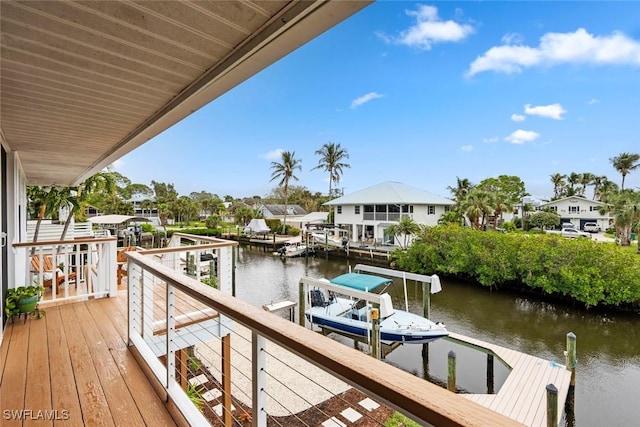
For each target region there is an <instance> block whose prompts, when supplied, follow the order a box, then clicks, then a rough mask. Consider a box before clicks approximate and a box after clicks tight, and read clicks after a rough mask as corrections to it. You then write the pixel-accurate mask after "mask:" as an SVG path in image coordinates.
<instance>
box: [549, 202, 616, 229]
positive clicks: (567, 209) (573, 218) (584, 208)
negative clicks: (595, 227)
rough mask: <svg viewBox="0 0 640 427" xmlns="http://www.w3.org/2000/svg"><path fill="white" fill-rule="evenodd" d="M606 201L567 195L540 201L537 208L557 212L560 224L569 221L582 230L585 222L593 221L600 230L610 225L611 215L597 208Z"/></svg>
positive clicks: (604, 204)
mask: <svg viewBox="0 0 640 427" xmlns="http://www.w3.org/2000/svg"><path fill="white" fill-rule="evenodd" d="M606 205H607V204H606V203H603V202H599V201H597V200H589V199H585V198H584V197H580V196H569V197H564V198H562V199H558V200H552V201H550V202H547V203H542V204H541V205H540V206H539V207H538V210H544V209H545V208H547V209H549V210H552V211H554V212H557V213H558V215H560V224H563V223H567V222H570V223H572V224H573V225H574V226H576V227H577V228H578V229H580V230H582V229H583V227H584V223H585V222H595V223H598V224H599V225H600V228H601V229H602V230H604V229H606V228H607V227H609V226H610V224H611V222H612V218H611V215H609V214H605V215H600V212H599V208H601V207H603V206H606Z"/></svg>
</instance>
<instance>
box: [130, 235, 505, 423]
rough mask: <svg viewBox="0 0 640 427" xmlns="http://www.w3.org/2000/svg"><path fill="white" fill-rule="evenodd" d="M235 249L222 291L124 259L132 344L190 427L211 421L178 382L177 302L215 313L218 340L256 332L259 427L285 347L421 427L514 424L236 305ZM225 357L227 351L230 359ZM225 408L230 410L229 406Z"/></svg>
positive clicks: (223, 265) (225, 254) (149, 260)
mask: <svg viewBox="0 0 640 427" xmlns="http://www.w3.org/2000/svg"><path fill="white" fill-rule="evenodd" d="M233 244H234V243H232V242H228V243H226V244H224V243H221V246H220V247H219V248H218V250H219V251H220V252H219V254H218V256H219V258H218V260H219V264H218V265H219V269H220V271H219V272H218V274H223V278H222V279H220V277H219V281H220V288H221V290H218V289H213V288H210V287H206V286H203V285H202V284H201V283H199V282H198V281H197V280H195V279H193V278H190V277H187V276H185V275H184V274H183V273H182V272H180V271H176V270H175V269H174V268H172V267H171V266H169V265H162V264H161V263H160V262H158V261H156V260H155V258H157V255H158V254H159V253H160V252H159V251H157V250H154V251H153V255H154V256H149V255H152V252H151V251H147V252H145V251H142V252H129V253H127V257H128V259H129V274H130V277H129V342H130V344H131V345H133V346H134V347H135V349H136V350H137V354H139V355H140V356H141V357H142V358H143V359H144V362H145V363H146V364H147V365H148V366H149V367H150V368H151V371H152V372H153V373H154V375H155V377H156V379H157V380H158V382H160V383H161V384H162V387H163V389H164V392H165V393H166V394H167V395H168V396H169V398H170V400H172V401H173V402H174V404H175V405H176V406H177V407H178V408H179V409H180V411H181V413H182V415H183V416H184V417H185V419H186V420H187V421H188V422H189V423H192V424H198V425H200V424H201V423H205V422H206V420H205V419H204V418H203V416H202V414H200V413H199V411H197V410H196V409H195V407H194V406H193V405H192V404H191V402H190V401H189V399H188V398H187V397H186V394H185V393H184V392H183V389H182V388H181V387H180V385H179V383H178V382H176V381H177V380H176V369H177V367H176V365H175V362H174V361H175V360H176V357H175V355H176V354H177V352H179V351H181V348H180V346H179V345H178V344H177V342H178V339H176V338H177V335H178V334H179V331H178V328H177V326H176V325H177V324H176V322H177V321H178V320H177V317H178V313H177V312H176V305H177V304H176V298H177V296H178V295H181V296H185V297H187V298H192V299H193V300H196V301H198V302H199V303H201V304H203V306H204V307H206V310H210V311H212V312H215V313H218V317H216V318H215V319H213V320H214V321H218V322H219V325H218V329H217V332H218V333H219V334H220V336H221V337H224V336H227V335H228V334H230V333H232V332H233V331H234V329H235V328H234V324H235V323H236V322H237V324H238V327H240V325H241V326H242V327H244V328H247V329H248V330H250V331H251V336H252V338H251V351H249V352H248V353H249V354H248V355H247V354H245V356H247V357H249V358H251V368H250V369H248V372H246V373H245V374H246V376H247V377H248V378H250V379H251V383H252V387H251V390H252V391H251V392H252V394H253V395H252V402H253V403H252V405H251V411H252V412H253V414H252V419H253V425H254V426H259V427H262V426H266V425H267V416H268V414H269V409H270V408H268V407H267V403H266V402H267V401H268V398H267V397H268V396H267V395H266V393H267V392H266V390H267V386H266V384H265V382H266V381H267V377H268V376H269V377H273V378H275V379H276V381H277V379H278V376H279V375H281V374H279V372H278V371H277V370H275V371H273V370H272V371H270V372H268V375H267V366H266V364H265V354H268V351H267V347H268V346H270V345H271V344H270V343H273V344H276V345H277V346H280V347H281V348H283V349H285V350H286V351H288V352H290V354H292V355H297V356H299V357H301V358H302V359H304V360H306V361H307V362H309V363H311V364H312V365H315V366H316V367H318V368H320V369H322V370H324V371H325V372H326V375H331V376H334V377H337V378H339V379H341V380H342V381H344V382H346V383H348V384H350V385H351V386H353V387H354V388H356V389H358V390H360V391H362V392H363V393H365V394H366V395H367V396H370V397H372V398H375V399H378V400H380V401H381V402H383V403H385V404H386V405H388V406H390V407H392V408H394V409H396V410H397V411H399V412H401V413H403V414H405V415H406V416H408V417H410V418H412V419H413V420H415V421H417V422H418V423H420V424H423V425H424V424H427V423H429V424H432V425H436V426H507V425H514V424H517V423H515V422H514V421H513V420H510V419H508V418H506V417H504V416H502V415H499V414H497V413H495V412H492V411H490V410H488V409H486V408H484V407H482V406H480V405H478V404H476V403H474V402H470V401H467V400H466V399H464V398H462V397H460V396H458V395H456V394H454V393H451V392H449V391H447V390H445V389H443V388H441V387H439V386H437V385H434V384H431V383H429V382H427V381H424V380H422V379H420V378H417V377H415V376H414V375H412V374H410V373H407V372H404V371H402V370H400V369H398V368H395V367H393V366H391V365H389V364H386V363H384V362H381V361H378V360H375V359H374V358H372V357H371V356H368V355H366V354H364V353H362V352H360V351H357V350H355V349H352V348H349V347H348V346H345V345H343V344H341V343H338V342H336V341H334V340H331V339H329V338H325V337H322V336H321V335H319V334H318V333H316V332H313V331H311V330H309V329H306V328H304V327H302V326H299V325H296V324H294V323H292V322H290V321H288V320H286V319H284V318H281V317H279V316H277V315H274V314H270V313H266V312H265V311H263V310H261V309H259V308H257V307H254V306H252V305H250V304H248V303H246V302H243V301H241V300H238V299H236V298H234V297H233V296H231V295H230V294H229V292H228V287H229V286H230V285H229V280H228V275H229V274H230V272H231V270H232V266H231V262H230V260H231V256H230V254H231V251H232V245H233ZM172 250H175V248H172ZM221 254H222V255H221ZM225 275H227V276H225ZM224 277H227V278H224ZM247 285H248V284H247ZM158 286H160V287H161V288H162V291H163V294H162V295H164V296H163V297H162V300H161V301H159V300H155V301H154V297H153V295H154V292H155V289H156V287H158ZM238 286H243V284H239V285H238ZM156 295H157V293H156ZM154 310H155V311H154ZM158 312H160V313H161V314H162V316H163V319H158V318H157V316H158ZM154 316H155V317H154ZM159 320H160V321H161V322H164V323H163V325H164V329H163V332H164V333H165V334H166V336H165V337H164V339H163V341H162V343H163V345H164V346H165V348H164V349H163V350H162V352H163V355H164V359H163V360H165V361H166V364H165V363H163V362H162V361H161V360H159V359H158V356H157V354H156V353H157V351H156V352H155V353H154V351H153V349H152V347H151V346H150V344H149V343H150V340H151V339H152V337H151V336H152V335H153V331H152V330H151V327H152V324H157V323H158V322H159ZM208 321H212V318H211V317H209V319H208ZM150 323H151V324H150ZM209 330H210V328H207V331H209ZM225 331H226V332H225ZM229 346H230V344H229ZM225 348H227V347H225ZM228 348H229V349H230V347H228ZM269 348H271V347H269ZM225 351H227V353H226V358H225V356H224V355H225ZM221 354H222V355H223V357H222V358H223V360H222V362H221V364H222V365H226V364H229V365H231V361H230V360H229V359H230V358H231V352H230V350H223V351H222V353H221ZM217 363H218V362H217ZM223 377H224V375H223ZM284 381H286V380H284ZM229 388H230V387H229ZM225 393H226V391H225ZM227 397H228V396H227ZM225 399H226V397H225ZM225 401H226V402H227V404H228V405H229V406H230V402H231V400H230V399H229V400H225Z"/></svg>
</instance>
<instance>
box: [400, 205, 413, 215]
mask: <svg viewBox="0 0 640 427" xmlns="http://www.w3.org/2000/svg"><path fill="white" fill-rule="evenodd" d="M402 213H413V206H412V205H402Z"/></svg>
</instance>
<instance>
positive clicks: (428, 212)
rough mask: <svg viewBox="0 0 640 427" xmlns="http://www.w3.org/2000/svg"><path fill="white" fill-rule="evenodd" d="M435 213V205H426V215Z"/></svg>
mask: <svg viewBox="0 0 640 427" xmlns="http://www.w3.org/2000/svg"><path fill="white" fill-rule="evenodd" d="M435 214H436V207H435V206H433V205H429V206H427V215H435Z"/></svg>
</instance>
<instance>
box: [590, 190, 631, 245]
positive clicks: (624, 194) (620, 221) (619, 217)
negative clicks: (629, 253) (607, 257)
mask: <svg viewBox="0 0 640 427" xmlns="http://www.w3.org/2000/svg"><path fill="white" fill-rule="evenodd" d="M599 210H600V213H601V214H605V213H609V214H611V216H613V225H614V227H615V228H616V239H619V241H620V245H621V246H629V245H631V240H630V235H631V232H632V231H636V232H637V231H640V192H638V191H633V190H620V191H618V192H614V193H610V194H608V195H607V204H606V205H605V206H602V207H601V208H600V209H599ZM638 240H639V242H638V253H640V239H638Z"/></svg>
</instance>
